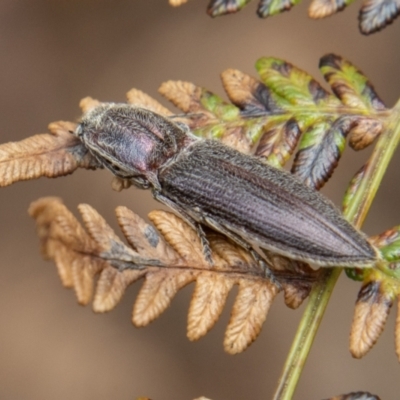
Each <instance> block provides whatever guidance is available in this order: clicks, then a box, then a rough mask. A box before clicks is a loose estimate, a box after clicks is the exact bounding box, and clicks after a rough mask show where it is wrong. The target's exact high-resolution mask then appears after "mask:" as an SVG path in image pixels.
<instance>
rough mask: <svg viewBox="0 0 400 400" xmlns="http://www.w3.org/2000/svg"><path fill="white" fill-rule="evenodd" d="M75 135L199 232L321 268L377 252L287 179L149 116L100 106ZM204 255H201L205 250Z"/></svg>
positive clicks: (354, 262) (366, 259) (359, 262)
mask: <svg viewBox="0 0 400 400" xmlns="http://www.w3.org/2000/svg"><path fill="white" fill-rule="evenodd" d="M76 135H77V136H79V137H80V138H81V140H82V142H83V143H84V144H85V145H86V146H87V147H88V149H89V150H90V152H91V153H92V154H93V155H94V156H95V157H96V158H97V159H98V160H99V162H100V163H101V164H102V165H104V166H105V167H106V168H108V169H110V170H111V171H112V172H113V173H114V174H115V175H116V176H118V177H120V178H123V179H129V180H130V181H131V182H132V183H133V184H135V185H136V186H138V187H140V188H143V189H147V188H150V189H151V190H152V192H153V195H154V197H155V198H156V199H157V200H159V201H161V202H163V203H164V204H167V205H168V206H170V207H171V208H172V209H174V210H175V211H176V212H178V213H179V214H180V215H181V216H182V217H183V218H185V219H186V220H187V221H188V222H189V223H191V225H192V226H194V227H196V228H197V229H198V232H199V234H200V237H201V238H202V239H203V243H204V244H205V246H206V247H207V241H206V239H205V236H204V233H203V231H202V229H201V225H206V226H208V227H211V228H213V229H215V230H217V231H219V232H221V233H224V234H226V235H227V236H228V237H230V238H231V239H233V240H235V241H236V242H238V243H240V244H241V245H243V246H244V247H246V248H251V245H250V244H256V245H258V246H260V247H261V248H264V249H266V250H270V251H273V252H275V253H278V254H281V255H284V256H287V257H290V258H292V259H296V260H303V261H307V262H311V263H314V264H316V265H320V266H359V267H363V266H364V267H365V266H372V265H374V264H375V262H376V261H377V258H378V256H377V253H376V251H375V249H374V248H373V247H372V246H371V244H370V243H369V242H368V241H367V239H366V237H365V236H364V235H363V234H362V233H361V232H359V231H358V230H356V229H355V228H354V227H353V226H352V225H351V224H350V223H348V222H347V221H346V220H345V219H344V218H343V217H342V216H341V214H340V213H339V212H338V210H337V209H336V208H335V206H334V205H333V204H332V203H331V202H330V201H328V200H327V199H325V198H324V197H323V196H322V195H321V194H319V193H318V192H317V191H315V190H313V189H311V188H309V187H307V186H305V185H304V184H302V183H301V182H300V181H298V180H297V179H296V178H295V177H294V176H292V175H291V174H289V173H287V172H285V171H281V170H278V169H276V168H274V167H272V166H269V165H267V164H265V163H263V162H262V161H261V160H259V159H258V158H256V157H253V156H249V155H245V154H242V153H240V152H238V151H236V150H234V149H232V148H229V147H227V146H225V145H223V144H221V143H219V142H218V141H213V140H203V139H198V138H196V137H195V136H194V135H192V134H191V133H190V132H189V131H188V129H187V128H185V127H184V126H182V125H181V124H176V123H174V122H172V121H171V120H170V119H167V118H165V117H162V116H160V115H157V114H155V113H153V112H151V111H148V110H144V109H140V108H135V107H132V106H129V105H125V104H105V105H102V106H100V107H97V108H95V109H94V110H92V111H90V112H89V113H87V114H86V115H85V116H84V117H83V119H82V122H81V124H80V125H79V127H78V129H77V131H76ZM206 253H207V249H206Z"/></svg>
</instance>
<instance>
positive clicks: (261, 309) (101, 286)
mask: <svg viewBox="0 0 400 400" xmlns="http://www.w3.org/2000/svg"><path fill="white" fill-rule="evenodd" d="M78 209H79V211H80V214H81V216H82V219H83V222H84V226H85V229H84V228H83V227H82V226H81V225H80V223H79V222H78V221H77V220H76V218H75V217H74V216H73V215H72V214H71V213H70V212H69V211H68V210H67V209H66V207H65V206H64V205H63V204H62V202H61V201H60V200H59V199H56V198H45V199H41V200H38V201H36V202H35V203H33V204H32V205H31V207H30V210H29V212H30V215H31V216H32V217H33V218H35V220H36V223H37V229H38V233H39V236H40V239H41V242H42V250H43V252H44V255H45V256H46V257H47V258H49V259H52V260H54V261H55V262H56V263H57V267H58V268H59V270H60V271H62V273H60V276H61V278H62V280H63V283H64V285H67V286H69V287H73V288H74V289H75V292H76V294H77V297H78V301H79V302H80V303H81V304H87V303H88V302H89V301H90V299H91V298H92V297H93V294H94V301H93V309H94V311H96V312H105V311H109V310H111V309H112V308H114V307H115V306H116V305H117V304H118V302H119V301H120V300H121V298H122V296H123V294H124V292H125V290H126V288H127V287H128V286H129V285H130V284H132V283H133V282H135V281H136V280H138V279H140V278H144V283H143V286H142V288H141V290H140V293H139V295H138V297H137V300H136V302H135V305H134V309H133V315H132V320H133V323H134V324H135V325H136V326H145V325H147V324H149V323H150V322H151V321H153V320H154V319H155V318H157V317H158V316H159V315H160V314H161V313H162V312H163V311H165V309H166V308H167V307H168V306H169V305H170V303H171V301H172V299H173V298H174V296H175V295H176V293H177V292H178V291H179V290H180V289H181V288H182V287H184V286H185V285H187V284H189V283H190V282H193V281H196V287H195V290H194V293H193V297H192V301H191V305H190V309H189V315H188V337H189V339H191V340H197V339H199V338H200V337H202V336H203V335H205V334H206V333H207V332H208V331H209V330H210V329H211V328H212V326H213V325H214V324H215V322H216V321H217V320H218V318H219V316H220V314H221V311H222V308H223V306H224V304H225V301H226V298H227V296H228V294H229V291H230V290H231V288H232V287H233V285H236V284H237V285H239V294H238V296H237V299H236V302H235V305H234V307H233V311H232V315H231V320H230V322H229V325H228V328H227V332H226V335H225V340H224V343H225V344H224V346H225V348H226V350H227V351H228V352H230V353H232V354H233V353H238V352H240V351H243V350H244V349H245V348H246V347H247V346H248V345H249V344H250V343H251V342H252V341H253V340H255V339H256V337H257V335H258V334H259V332H260V330H261V327H262V324H263V322H264V321H265V318H266V316H267V313H268V310H269V307H270V306H271V303H272V301H273V299H274V297H275V296H276V294H277V293H278V291H279V290H278V288H277V286H275V285H274V284H272V283H271V282H270V281H269V280H268V279H266V278H265V276H264V272H263V271H262V270H261V269H260V267H259V265H258V263H256V262H255V261H254V259H253V257H252V256H251V255H250V254H248V253H247V252H246V251H245V250H243V249H242V248H241V247H238V246H237V245H235V244H233V243H232V242H230V241H228V240H227V239H226V238H224V237H223V236H222V235H220V234H218V233H211V234H210V235H209V236H208V240H209V242H210V246H211V249H212V258H213V261H214V264H213V265H210V264H209V263H208V262H207V261H206V260H205V258H204V257H203V255H202V246H201V243H200V240H199V239H198V237H197V234H196V233H195V232H194V231H193V230H192V228H190V227H189V225H187V224H186V223H185V222H183V221H182V220H181V219H180V218H178V217H177V216H175V215H174V214H172V213H168V212H164V211H153V212H152V213H151V214H150V219H151V220H152V221H153V223H154V225H155V226H156V227H157V230H158V231H157V230H155V229H154V228H153V227H152V226H151V225H149V224H147V223H146V222H144V221H143V220H142V219H141V218H139V217H138V216H137V215H136V214H134V213H133V212H132V211H130V210H128V209H127V208H125V207H118V208H117V210H116V212H117V219H118V223H119V225H120V226H121V228H122V231H123V233H124V235H125V237H126V239H127V240H128V243H129V246H127V245H126V244H124V243H123V242H122V241H121V240H120V239H119V238H118V237H117V236H116V234H115V233H114V231H113V230H112V229H111V228H110V226H109V225H108V224H107V223H106V222H105V220H104V219H103V218H102V217H101V216H100V215H99V214H98V213H97V212H96V211H95V210H94V209H93V208H92V207H90V206H88V205H85V204H83V205H80V206H79V207H78ZM280 262H281V265H280V267H282V266H283V264H282V263H283V261H282V260H281V261H280ZM97 275H99V279H98V281H97V284H96V285H95V283H94V282H95V277H96V276H97ZM276 276H277V278H278V280H279V281H280V283H281V285H282V286H284V287H288V285H291V290H292V292H295V288H296V286H299V292H300V295H299V296H297V297H298V298H299V297H301V296H302V293H303V292H304V287H303V286H304V285H303V286H302V284H299V277H298V276H296V275H295V274H292V273H291V271H284V270H279V268H278V269H277V271H276ZM303 278H304V281H306V282H309V283H310V285H311V284H312V282H313V281H315V279H316V276H315V275H313V274H308V273H307V271H306V270H305V271H303ZM300 280H301V279H300ZM291 295H293V296H294V297H296V294H293V293H291Z"/></svg>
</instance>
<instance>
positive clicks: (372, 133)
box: [349, 118, 384, 151]
mask: <svg viewBox="0 0 400 400" xmlns="http://www.w3.org/2000/svg"><path fill="white" fill-rule="evenodd" d="M383 128H384V126H383V122H382V121H380V120H377V119H373V118H372V119H369V118H362V119H359V120H358V121H356V122H355V124H354V127H353V128H351V135H350V138H349V144H350V146H351V148H352V149H354V150H357V151H358V150H363V149H365V148H366V147H367V146H369V145H370V144H371V143H372V142H373V141H374V140H375V139H376V138H377V137H378V136H379V135H380V134H381V132H382V131H383Z"/></svg>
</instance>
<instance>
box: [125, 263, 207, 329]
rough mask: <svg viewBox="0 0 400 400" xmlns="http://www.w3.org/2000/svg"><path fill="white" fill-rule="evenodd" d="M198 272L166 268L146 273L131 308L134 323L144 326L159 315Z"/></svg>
mask: <svg viewBox="0 0 400 400" xmlns="http://www.w3.org/2000/svg"><path fill="white" fill-rule="evenodd" d="M198 273H199V272H198V271H192V270H178V271H176V270H175V271H172V270H166V269H164V270H158V271H154V272H153V273H151V272H149V273H147V274H146V279H145V281H144V283H143V286H142V288H141V289H140V292H139V294H138V297H137V299H136V302H135V306H134V308H133V314H132V322H133V323H134V325H136V326H138V327H140V326H146V325H148V324H149V323H150V322H152V321H153V320H154V319H156V318H157V317H158V316H160V314H161V313H163V312H164V311H165V310H166V309H167V307H168V306H169V305H170V304H171V301H172V299H173V298H174V297H175V295H176V294H177V293H178V291H179V290H180V289H182V288H183V287H184V286H186V285H187V284H188V283H190V282H192V281H194V280H195V279H196V276H197V275H198Z"/></svg>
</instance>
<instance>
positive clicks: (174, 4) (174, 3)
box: [169, 0, 188, 7]
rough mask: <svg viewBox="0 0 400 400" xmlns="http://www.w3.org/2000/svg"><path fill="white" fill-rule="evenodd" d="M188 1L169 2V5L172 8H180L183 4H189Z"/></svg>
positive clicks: (173, 0)
mask: <svg viewBox="0 0 400 400" xmlns="http://www.w3.org/2000/svg"><path fill="white" fill-rule="evenodd" d="M187 1H188V0H169V4H170V5H171V6H172V7H178V6H181V5H182V4H185V3H187Z"/></svg>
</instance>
